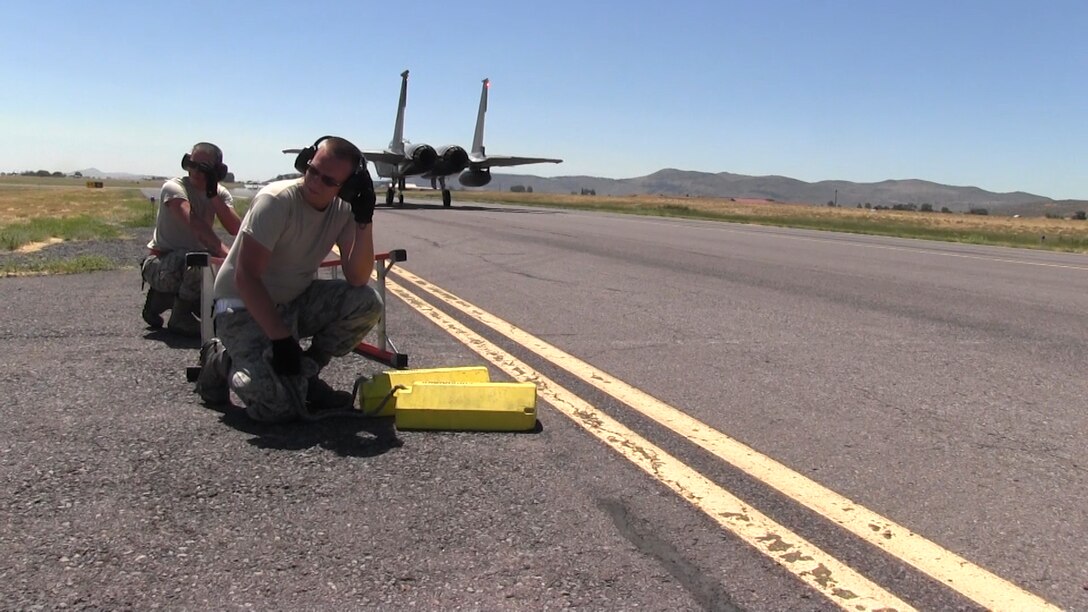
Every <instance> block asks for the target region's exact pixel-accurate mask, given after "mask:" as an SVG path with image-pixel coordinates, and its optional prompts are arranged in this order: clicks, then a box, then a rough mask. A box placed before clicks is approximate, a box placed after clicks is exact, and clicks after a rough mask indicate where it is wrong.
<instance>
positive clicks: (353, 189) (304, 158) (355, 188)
mask: <svg viewBox="0 0 1088 612" xmlns="http://www.w3.org/2000/svg"><path fill="white" fill-rule="evenodd" d="M329 138H332V136H327V135H326V136H322V137H321V138H318V139H317V140H315V141H314V144H312V145H310V146H308V147H306V148H305V149H303V150H301V151H299V152H298V157H296V158H295V170H298V171H299V172H300V173H301V174H306V167H307V166H309V165H310V162H311V161H312V160H313V158H314V155H317V147H318V146H320V145H321V142H322V141H324V140H326V139H329ZM356 150H358V149H356ZM338 195H339V196H340V199H341V200H344V201H345V202H349V203H350V202H355V201H356V200H357V199H359V198H360V197H369V198H374V181H373V180H371V178H370V173H369V172H367V169H366V159H364V158H363V154H362V152H360V153H359V165H358V166H356V167H355V170H354V171H353V172H352V173H351V176H349V177H348V178H347V179H346V180H345V181H344V184H343V185H340V193H339V194H338Z"/></svg>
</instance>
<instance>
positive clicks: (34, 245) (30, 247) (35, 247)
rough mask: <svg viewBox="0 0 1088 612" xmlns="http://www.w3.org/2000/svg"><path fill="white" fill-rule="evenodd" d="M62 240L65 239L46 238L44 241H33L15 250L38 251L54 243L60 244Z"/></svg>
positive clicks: (18, 251) (23, 251)
mask: <svg viewBox="0 0 1088 612" xmlns="http://www.w3.org/2000/svg"><path fill="white" fill-rule="evenodd" d="M61 242H64V240H62V239H60V238H50V239H49V240H46V241H44V242H31V243H30V244H24V245H23V246H21V247H19V248H17V249H15V252H16V253H35V252H37V251H40V250H42V249H44V248H45V247H47V246H53V245H54V244H59V243H61Z"/></svg>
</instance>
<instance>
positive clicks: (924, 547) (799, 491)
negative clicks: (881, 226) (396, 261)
mask: <svg viewBox="0 0 1088 612" xmlns="http://www.w3.org/2000/svg"><path fill="white" fill-rule="evenodd" d="M395 272H396V273H397V274H398V275H400V276H401V277H403V278H404V279H406V280H408V281H409V282H411V283H413V284H414V285H416V286H417V287H419V288H420V289H422V290H424V291H426V292H428V293H430V294H431V295H433V296H434V297H435V298H437V299H439V300H441V301H442V302H444V303H446V304H448V305H450V306H451V307H453V308H456V309H458V310H460V311H461V312H463V313H465V314H467V315H469V316H470V317H472V318H474V319H476V320H477V321H480V322H481V323H483V324H484V325H486V326H488V327H490V328H491V329H493V330H495V331H497V332H499V333H501V334H503V335H504V336H506V337H507V338H509V339H511V340H513V341H514V342H516V343H518V344H520V345H521V346H523V347H525V348H527V349H529V350H530V351H532V352H533V353H536V354H537V355H540V356H541V357H543V358H544V359H547V360H548V361H550V362H552V363H554V364H555V365H557V366H559V367H561V368H563V369H565V370H567V371H568V372H570V373H571V374H573V375H575V376H577V377H578V378H581V379H582V380H584V381H586V382H587V383H589V384H590V385H593V386H594V387H596V388H598V389H600V390H601V391H603V392H605V393H607V394H608V395H611V396H612V397H614V398H615V399H617V400H619V401H621V402H623V403H624V404H627V405H628V406H630V407H631V408H633V409H634V410H636V411H638V412H639V413H641V414H643V415H645V416H647V417H649V418H650V419H653V420H654V421H656V422H657V423H660V424H661V425H663V426H665V427H667V428H669V429H671V430H672V431H674V432H676V433H677V434H679V435H680V436H683V437H684V438H685V439H687V440H689V441H691V442H692V443H693V444H696V445H698V446H699V447H701V448H703V449H704V450H706V451H708V452H710V453H712V454H714V455H715V456H717V457H718V458H720V459H722V460H723V461H725V462H727V463H729V464H731V465H733V466H735V467H737V468H738V469H740V470H742V471H744V472H745V473H747V474H749V475H751V476H753V477H754V478H757V479H759V480H760V481H762V482H764V483H766V484H767V485H769V486H771V487H773V488H775V489H777V490H778V491H779V492H781V493H783V494H784V495H786V496H788V497H789V498H790V499H793V500H794V501H796V502H798V503H800V504H802V505H804V506H806V507H808V508H810V509H811V510H813V511H815V512H818V513H819V514H821V515H823V516H824V517H826V518H828V519H829V520H831V521H834V522H835V523H838V524H839V525H841V526H842V527H843V528H844V529H846V530H847V531H849V532H851V533H853V534H854V535H856V536H857V537H859V538H861V539H863V540H865V541H866V542H868V543H870V544H872V545H873V546H876V547H878V548H880V549H881V550H883V551H885V552H887V553H888V554H890V555H892V556H894V557H896V558H898V559H901V560H902V561H904V562H906V563H908V564H910V565H911V566H913V567H915V568H917V569H918V570H919V571H921V572H923V573H925V574H927V575H929V576H930V577H932V578H933V579H934V580H937V581H939V582H941V583H942V584H945V585H947V586H948V587H949V588H952V589H954V590H955V591H957V592H959V593H961V594H962V595H964V596H965V597H967V598H969V599H971V600H972V601H975V602H977V603H978V604H980V605H982V606H985V607H986V608H989V609H993V610H1008V609H1015V610H1059V608H1057V607H1056V606H1054V605H1052V604H1050V603H1049V602H1047V601H1046V600H1044V599H1042V598H1041V597H1039V596H1037V595H1035V594H1033V593H1030V592H1028V591H1026V590H1024V589H1021V588H1020V587H1018V586H1016V585H1015V584H1013V583H1011V582H1009V581H1007V580H1005V579H1004V578H1001V577H1000V576H997V575H996V574H993V573H991V572H989V571H988V570H986V569H984V568H982V567H980V566H978V565H975V564H974V563H971V562H970V561H968V560H967V559H964V558H963V557H960V556H959V555H957V554H955V553H954V552H952V551H950V550H947V549H945V548H942V547H941V546H939V545H937V544H936V543H934V542H931V541H929V540H927V539H926V538H924V537H922V536H920V535H918V534H916V533H914V532H912V531H910V530H909V529H907V528H906V527H903V526H902V525H899V524H897V523H895V522H894V521H892V520H890V519H887V518H885V517H883V516H881V515H879V514H877V513H876V512H873V511H872V510H869V509H868V508H866V507H864V506H862V505H860V504H857V503H855V502H853V501H851V500H850V499H848V498H846V497H844V496H842V495H839V494H838V493H836V492H834V491H832V490H831V489H828V488H827V487H825V486H823V485H821V484H819V483H817V482H815V481H813V480H811V479H810V478H808V477H806V476H803V475H801V474H799V473H797V472H795V471H793V470H791V469H790V468H788V467H786V466H785V465H782V464H781V463H779V462H777V461H775V460H774V459H771V458H770V457H768V456H766V455H763V454H762V453H759V452H757V451H756V450H755V449H753V448H751V447H749V446H746V445H745V444H743V443H741V442H739V441H737V440H734V439H733V438H731V437H729V436H728V435H726V434H724V433H722V432H720V431H717V430H715V429H713V428H712V427H710V426H709V425H707V424H705V423H703V422H701V421H699V420H697V419H694V418H692V417H690V416H688V415H687V414H685V413H684V412H682V411H680V410H679V409H677V408H674V407H672V406H670V405H668V404H666V403H664V402H662V401H661V400H659V399H657V398H655V397H653V396H651V395H649V394H647V393H645V392H643V391H641V390H639V389H636V388H635V387H632V386H631V385H629V384H627V383H625V382H623V381H622V380H619V379H617V378H615V377H614V376H612V375H610V374H608V373H607V372H604V371H602V370H599V369H597V368H595V367H594V366H592V365H590V364H588V363H586V362H584V361H582V360H580V359H578V358H577V357H574V356H572V355H569V354H567V353H565V352H563V351H561V350H559V349H558V348H556V347H555V346H552V345H551V344H548V343H547V342H545V341H543V340H541V339H539V338H536V337H534V336H532V335H530V334H528V333H526V332H524V331H522V330H521V329H519V328H517V327H516V326H514V325H512V324H510V323H507V322H506V321H503V320H502V319H500V318H498V317H496V316H494V315H492V314H490V313H488V312H486V311H484V310H481V309H480V308H478V307H476V306H474V305H472V304H470V303H468V302H466V301H464V300H462V299H461V298H459V297H457V296H455V295H453V294H452V293H450V292H448V291H445V290H444V289H442V288H440V287H436V286H435V285H433V284H431V283H429V282H427V281H426V280H424V279H422V278H420V277H418V276H416V275H415V274H412V273H411V272H408V271H407V270H405V269H404V268H397V269H396V270H395Z"/></svg>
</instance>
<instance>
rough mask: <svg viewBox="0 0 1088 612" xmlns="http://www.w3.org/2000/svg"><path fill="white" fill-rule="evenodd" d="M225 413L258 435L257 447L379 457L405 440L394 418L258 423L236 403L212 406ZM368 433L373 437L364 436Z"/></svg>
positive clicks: (232, 421)
mask: <svg viewBox="0 0 1088 612" xmlns="http://www.w3.org/2000/svg"><path fill="white" fill-rule="evenodd" d="M208 408H210V409H212V410H215V411H217V412H219V413H220V414H222V417H221V419H220V421H221V422H222V423H223V424H224V425H227V426H229V427H232V428H234V429H237V430H238V431H241V432H243V433H247V434H250V435H252V436H254V437H253V438H251V439H250V440H248V442H249V443H250V444H252V445H253V446H256V447H257V448H268V449H274V450H285V451H297V450H305V449H307V448H314V447H321V448H324V449H327V450H330V451H332V452H334V453H336V454H338V455H340V456H342V457H375V456H377V455H381V454H384V453H385V452H387V451H389V450H390V449H393V448H398V447H400V446H402V445H403V444H404V443H403V442H402V441H401V440H400V438H398V437H397V431H396V427H395V426H394V423H393V418H392V417H375V418H360V417H351V416H343V417H330V418H326V419H322V420H320V421H294V422H291V423H281V424H270V423H258V422H257V421H254V420H252V419H250V418H249V417H248V416H246V413H245V410H244V409H243V408H241V407H239V406H236V405H234V404H230V405H229V406H208ZM361 432H366V433H368V434H370V435H371V436H372V437H361V436H359V435H358V434H360V433H361Z"/></svg>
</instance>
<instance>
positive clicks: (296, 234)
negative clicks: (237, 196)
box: [214, 179, 355, 304]
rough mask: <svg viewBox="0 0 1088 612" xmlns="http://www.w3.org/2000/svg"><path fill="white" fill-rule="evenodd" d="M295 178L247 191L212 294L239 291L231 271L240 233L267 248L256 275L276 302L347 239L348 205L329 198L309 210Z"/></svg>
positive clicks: (291, 294)
mask: <svg viewBox="0 0 1088 612" xmlns="http://www.w3.org/2000/svg"><path fill="white" fill-rule="evenodd" d="M301 184H302V179H291V180H286V181H277V182H275V183H271V184H269V185H268V186H266V187H265V188H263V189H261V190H260V191H259V192H257V195H256V196H254V197H253V201H252V202H251V203H250V205H249V210H247V211H246V216H245V218H244V219H242V228H241V229H240V230H239V235H238V239H237V240H235V241H234V244H233V245H231V248H230V252H229V253H228V254H227V259H226V260H225V261H224V262H223V266H222V267H221V268H220V269H219V272H218V273H217V274H216V276H215V291H214V295H215V299H217V300H218V299H224V298H231V299H237V298H240V297H241V296H240V295H239V294H238V287H237V285H235V283H234V271H235V269H236V267H237V263H238V249H239V245H241V244H242V236H241V235H242V234H243V233H244V234H248V235H249V238H250V239H253V240H256V241H257V242H259V243H261V245H262V246H264V247H265V248H266V249H268V250H269V251H271V252H272V257H271V258H270V259H269V261H268V269H267V270H265V273H264V275H263V276H262V277H261V280H262V281H264V285H265V287H267V288H268V293H269V295H271V296H272V301H273V302H274V303H276V304H286V303H288V302H290V301H291V300H293V299H295V298H296V297H298V296H299V295H300V294H301V293H302V292H303V291H305V290H306V288H307V287H309V286H310V283H311V282H312V281H313V279H314V273H316V272H317V269H318V267H319V266H320V265H321V261H322V260H323V259H325V256H326V255H328V254H329V251H330V250H331V249H332V246H333V245H334V244H337V243H340V244H343V245H345V246H347V245H351V244H353V241H354V240H355V219H354V217H352V214H351V205H350V204H348V203H347V202H345V201H343V200H341V199H340V198H333V201H332V203H331V204H329V206H328V208H326V209H325V210H315V209H314V208H313V207H312V206H310V205H309V204H307V203H306V201H305V200H304V199H302V189H301Z"/></svg>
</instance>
